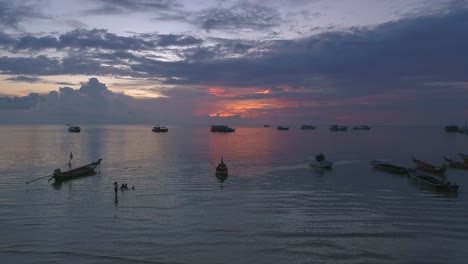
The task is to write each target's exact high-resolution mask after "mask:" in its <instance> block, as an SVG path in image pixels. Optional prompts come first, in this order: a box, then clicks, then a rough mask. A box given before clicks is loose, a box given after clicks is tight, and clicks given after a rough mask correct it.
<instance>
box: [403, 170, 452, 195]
mask: <svg viewBox="0 0 468 264" xmlns="http://www.w3.org/2000/svg"><path fill="white" fill-rule="evenodd" d="M409 176H410V177H411V178H412V179H413V180H416V181H418V182H420V183H422V184H424V185H425V186H427V187H430V188H432V189H433V190H436V191H439V192H446V193H456V192H458V185H457V184H453V183H451V182H449V181H446V180H445V181H444V180H441V179H439V178H436V177H434V176H432V175H429V174H425V173H422V172H420V171H416V170H413V171H411V172H410V173H409Z"/></svg>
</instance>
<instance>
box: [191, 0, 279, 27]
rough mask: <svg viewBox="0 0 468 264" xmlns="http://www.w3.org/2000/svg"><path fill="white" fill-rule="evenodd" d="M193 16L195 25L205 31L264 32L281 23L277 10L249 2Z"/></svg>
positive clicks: (241, 2)
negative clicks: (245, 30)
mask: <svg viewBox="0 0 468 264" xmlns="http://www.w3.org/2000/svg"><path fill="white" fill-rule="evenodd" d="M195 16H196V19H195V22H196V24H197V25H199V26H200V27H201V28H203V29H205V30H207V31H209V30H212V29H218V30H239V29H255V30H265V29H270V28H272V27H274V26H277V25H279V23H280V22H281V16H280V14H279V12H278V11H277V10H275V9H273V8H270V7H266V6H263V5H259V4H255V3H251V2H249V1H239V2H236V3H235V4H234V5H233V6H229V7H222V6H219V7H216V8H209V9H206V10H203V11H201V12H199V13H197V14H195Z"/></svg>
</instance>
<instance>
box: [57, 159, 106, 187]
mask: <svg viewBox="0 0 468 264" xmlns="http://www.w3.org/2000/svg"><path fill="white" fill-rule="evenodd" d="M101 161H102V159H99V160H98V161H96V162H93V163H90V164H88V165H85V166H82V167H79V168H76V169H73V170H69V171H65V172H61V171H60V169H56V170H55V171H54V173H53V176H52V179H54V180H55V182H63V181H67V180H71V179H75V178H80V177H84V176H89V175H93V174H95V173H96V172H95V171H94V169H96V168H97V167H98V166H99V165H100V164H101Z"/></svg>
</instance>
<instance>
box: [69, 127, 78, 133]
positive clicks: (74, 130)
mask: <svg viewBox="0 0 468 264" xmlns="http://www.w3.org/2000/svg"><path fill="white" fill-rule="evenodd" d="M68 131H69V132H74V133H80V131H81V128H80V127H79V126H69V127H68Z"/></svg>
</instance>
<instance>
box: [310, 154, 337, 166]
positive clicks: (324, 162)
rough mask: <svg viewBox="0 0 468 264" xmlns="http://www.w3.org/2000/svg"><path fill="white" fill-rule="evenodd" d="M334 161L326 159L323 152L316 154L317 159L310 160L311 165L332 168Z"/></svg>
mask: <svg viewBox="0 0 468 264" xmlns="http://www.w3.org/2000/svg"><path fill="white" fill-rule="evenodd" d="M332 165H333V163H332V162H330V161H328V160H326V159H325V155H323V154H322V153H320V154H317V155H315V159H314V160H312V161H311V162H310V166H313V167H318V168H322V169H331V168H332Z"/></svg>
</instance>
